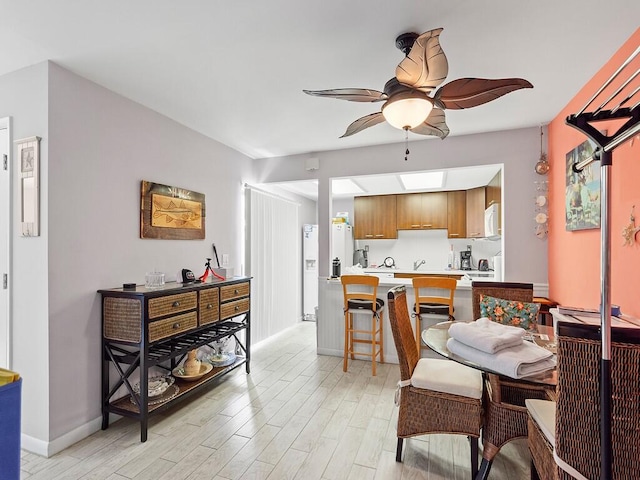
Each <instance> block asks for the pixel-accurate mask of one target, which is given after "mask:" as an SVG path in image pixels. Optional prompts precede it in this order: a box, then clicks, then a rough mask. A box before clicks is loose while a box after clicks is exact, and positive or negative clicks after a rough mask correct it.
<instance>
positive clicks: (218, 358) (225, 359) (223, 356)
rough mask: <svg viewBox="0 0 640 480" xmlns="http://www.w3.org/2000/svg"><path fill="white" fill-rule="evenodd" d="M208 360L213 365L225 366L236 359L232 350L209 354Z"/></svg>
mask: <svg viewBox="0 0 640 480" xmlns="http://www.w3.org/2000/svg"><path fill="white" fill-rule="evenodd" d="M208 360H209V362H211V364H212V365H213V366H214V367H226V366H228V365H231V364H233V363H234V362H235V361H236V354H235V353H233V352H222V353H214V354H213V355H209V358H208Z"/></svg>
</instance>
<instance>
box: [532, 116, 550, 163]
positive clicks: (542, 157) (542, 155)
mask: <svg viewBox="0 0 640 480" xmlns="http://www.w3.org/2000/svg"><path fill="white" fill-rule="evenodd" d="M543 135H544V133H543V131H542V125H540V159H539V160H538V162H537V163H536V166H535V167H534V170H535V171H536V173H537V174H538V175H546V174H547V173H549V168H550V166H549V162H548V161H547V154H546V153H544V151H543V149H542V136H543Z"/></svg>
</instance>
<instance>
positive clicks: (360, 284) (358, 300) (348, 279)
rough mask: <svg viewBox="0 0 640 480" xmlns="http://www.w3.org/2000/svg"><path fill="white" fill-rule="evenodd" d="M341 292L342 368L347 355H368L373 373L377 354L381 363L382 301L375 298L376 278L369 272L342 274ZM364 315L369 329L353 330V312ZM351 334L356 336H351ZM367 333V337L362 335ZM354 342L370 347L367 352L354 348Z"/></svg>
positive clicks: (344, 365)
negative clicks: (342, 308) (369, 323)
mask: <svg viewBox="0 0 640 480" xmlns="http://www.w3.org/2000/svg"><path fill="white" fill-rule="evenodd" d="M340 281H341V282H342V291H343V294H344V364H343V366H342V370H343V371H345V372H346V371H347V364H348V360H349V359H348V357H349V355H351V359H352V360H353V359H355V355H364V356H367V357H371V374H372V375H373V376H375V375H376V357H377V356H378V355H379V356H380V363H384V334H383V330H384V326H383V323H382V322H383V318H384V310H383V308H384V300H382V299H380V298H377V293H378V284H379V283H380V279H379V278H378V277H376V276H373V275H342V276H341V277H340ZM357 314H367V315H369V316H370V317H371V327H370V328H369V329H357V328H356V327H355V325H354V315H357ZM354 334H356V335H358V337H357V338H356V337H354ZM365 336H368V337H369V338H364V337H365ZM356 343H365V344H368V345H370V346H371V350H370V351H369V352H363V351H356V350H355V344H356Z"/></svg>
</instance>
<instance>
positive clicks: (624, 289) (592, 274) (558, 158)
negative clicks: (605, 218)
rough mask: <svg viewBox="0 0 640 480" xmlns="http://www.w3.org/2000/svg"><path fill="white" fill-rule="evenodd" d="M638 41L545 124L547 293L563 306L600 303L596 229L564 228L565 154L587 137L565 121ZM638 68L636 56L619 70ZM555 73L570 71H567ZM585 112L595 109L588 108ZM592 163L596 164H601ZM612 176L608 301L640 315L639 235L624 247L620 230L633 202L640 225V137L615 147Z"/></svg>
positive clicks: (637, 36) (639, 34)
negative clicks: (547, 151)
mask: <svg viewBox="0 0 640 480" xmlns="http://www.w3.org/2000/svg"><path fill="white" fill-rule="evenodd" d="M639 45H640V29H638V30H636V32H635V33H634V34H633V35H632V36H631V37H630V38H629V40H627V42H626V43H625V44H624V45H623V46H622V47H621V48H620V49H619V50H618V51H617V52H616V53H615V54H614V55H613V56H612V57H611V59H610V60H609V62H608V63H607V64H606V65H604V67H603V68H602V69H601V70H600V71H599V72H598V73H597V74H596V75H595V76H594V77H593V78H592V79H591V80H590V81H589V82H588V83H587V84H586V85H585V86H584V87H583V88H582V89H581V90H580V92H578V94H577V95H576V96H575V97H574V98H573V100H572V101H571V102H570V103H569V104H568V105H567V106H566V107H565V108H564V109H563V110H562V111H561V112H560V113H559V114H558V115H557V116H556V118H554V119H553V121H552V122H551V123H550V124H549V127H548V132H549V138H548V139H549V161H550V163H551V171H550V172H549V207H550V208H549V296H550V298H552V299H553V300H555V301H557V302H559V303H560V304H562V305H569V306H580V307H587V308H597V307H598V305H599V303H600V229H592V230H582V231H574V232H569V231H567V230H566V229H565V186H566V180H565V174H566V173H565V172H566V165H565V162H566V160H565V155H566V153H567V152H568V151H570V150H571V149H573V148H575V147H576V146H577V145H579V144H580V143H582V142H583V141H585V140H586V139H587V137H586V136H585V135H584V134H583V133H581V132H580V131H579V130H576V129H574V128H573V127H570V126H568V125H567V124H566V123H565V119H566V117H567V116H568V115H570V114H574V113H577V112H578V111H579V110H580V109H582V107H583V106H584V105H585V104H586V103H587V102H588V100H589V99H590V98H591V96H592V95H593V94H594V93H595V92H596V91H597V90H598V88H600V86H601V85H602V84H603V83H604V82H605V81H606V80H607V79H608V78H609V77H610V76H611V75H612V73H613V72H615V71H616V69H617V68H618V67H619V66H620V65H621V64H622V63H623V62H624V61H625V60H626V59H627V58H628V57H629V56H630V55H631V54H632V53H633V52H634V51H635V49H636V48H638V46H639ZM638 68H640V58H636V60H635V61H634V62H633V63H632V64H631V65H630V66H628V67H627V69H626V70H625V72H627V73H626V74H624V75H622V74H621V76H620V77H619V78H621V79H622V80H626V79H627V78H629V77H630V76H631V73H633V72H635V71H636V70H637V69H638ZM628 72H631V73H628ZM559 74H562V75H571V72H562V73H560V72H559ZM616 85H617V84H616ZM639 85H640V78H636V79H635V80H634V82H632V84H631V85H630V88H629V90H633V89H634V88H637V87H638V86H639ZM626 91H627V90H625V92H626ZM601 101H603V100H601ZM636 103H637V100H636ZM598 105H599V103H598ZM588 111H593V109H592V108H589V109H588ZM618 125H619V123H618ZM597 127H598V128H601V129H606V130H607V131H608V133H609V134H610V133H611V132H612V131H615V130H616V129H617V128H618V126H617V125H616V124H614V123H613V122H611V123H600V124H598V125H597ZM593 165H594V166H595V168H597V169H599V168H600V163H595V164H593ZM611 180H612V181H611V193H612V194H611V217H610V221H611V293H612V295H611V299H612V303H614V304H617V305H620V307H621V310H622V312H623V313H626V314H629V315H633V316H635V317H638V318H640V288H639V287H638V285H639V284H640V233H639V234H638V235H637V236H636V241H635V242H634V243H633V245H632V246H628V245H627V246H623V243H624V240H623V237H622V230H623V228H624V227H625V226H627V225H628V223H629V215H630V212H631V207H632V206H633V205H635V210H634V212H635V217H636V220H635V225H636V226H637V227H638V226H640V135H636V136H634V138H633V139H631V140H628V141H627V142H626V143H624V144H623V145H621V146H619V147H618V148H616V149H615V151H614V153H613V168H612V169H611Z"/></svg>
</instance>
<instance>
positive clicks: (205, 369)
mask: <svg viewBox="0 0 640 480" xmlns="http://www.w3.org/2000/svg"><path fill="white" fill-rule="evenodd" d="M212 369H213V365H211V364H210V363H206V362H201V363H200V371H199V372H198V373H196V374H195V375H187V374H186V373H185V371H184V368H183V367H176V368H174V369H173V371H172V372H171V373H172V374H173V376H174V377H176V378H179V379H180V380H186V381H188V382H194V381H196V380H199V379H201V378H202V377H204V376H205V375H206V374H207V373H209V372H210V371H211V370H212Z"/></svg>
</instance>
